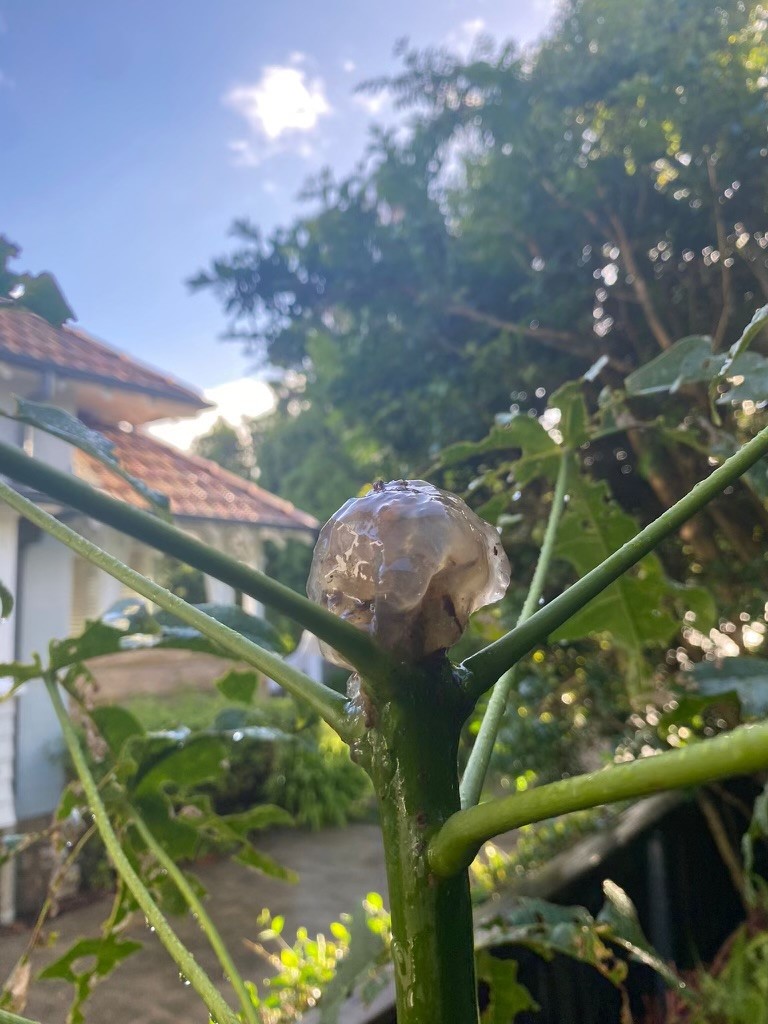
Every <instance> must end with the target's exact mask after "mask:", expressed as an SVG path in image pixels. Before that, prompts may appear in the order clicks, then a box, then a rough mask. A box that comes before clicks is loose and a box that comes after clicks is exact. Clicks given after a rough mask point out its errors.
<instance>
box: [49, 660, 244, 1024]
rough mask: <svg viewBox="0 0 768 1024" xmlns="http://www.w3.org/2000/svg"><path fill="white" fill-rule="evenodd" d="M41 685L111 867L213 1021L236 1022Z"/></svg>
mask: <svg viewBox="0 0 768 1024" xmlns="http://www.w3.org/2000/svg"><path fill="white" fill-rule="evenodd" d="M45 685H46V688H47V690H48V695H49V696H50V698H51V702H52V704H53V707H54V710H55V711H56V717H57V718H58V720H59V724H60V725H61V731H62V733H63V735H64V742H65V743H66V746H67V750H68V751H69V755H70V757H71V758H72V763H73V765H74V767H75V771H76V772H77V775H78V778H79V779H80V782H81V784H82V787H83V791H84V793H85V797H86V800H87V801H88V806H89V807H90V810H91V813H92V814H93V820H94V823H95V825H96V828H97V829H98V830H99V835H100V836H101V838H102V841H103V843H104V846H105V847H106V849H107V853H108V854H109V858H110V860H111V861H112V864H113V866H114V868H115V870H116V871H117V872H118V874H119V875H120V877H121V878H122V879H123V881H124V882H125V884H126V886H127V887H128V889H130V891H131V895H132V896H133V898H134V899H135V900H136V902H137V903H138V905H139V908H140V909H141V910H142V912H143V913H144V916H145V917H146V919H147V922H148V923H149V925H150V926H151V927H152V928H154V929H155V933H156V934H157V937H158V938H159V939H160V941H161V942H162V944H163V945H164V946H165V948H166V950H167V951H168V953H170V955H171V957H172V958H173V960H174V961H175V963H176V966H177V967H178V968H179V971H180V972H181V973H182V975H183V976H184V977H185V978H187V979H188V980H189V982H190V984H191V985H192V987H193V988H194V989H195V991H196V992H197V994H198V995H199V996H200V998H201V999H202V1000H203V1002H204V1003H205V1005H206V1007H207V1008H208V1010H209V1012H210V1014H211V1016H212V1017H213V1019H214V1020H215V1021H216V1024H237V1020H236V1017H235V1014H234V1013H233V1012H232V1010H231V1009H230V1007H229V1006H228V1005H227V1003H226V1002H225V1001H224V999H223V997H222V995H221V993H220V992H219V990H218V989H217V988H216V986H215V985H214V984H213V982H212V981H211V979H210V978H209V977H208V975H207V974H206V973H205V971H204V970H203V969H202V967H200V965H199V964H198V963H197V961H196V960H195V958H194V956H193V955H192V953H191V952H190V951H189V950H188V949H187V947H186V946H185V945H183V943H182V942H181V940H180V939H179V937H178V936H177V935H176V933H175V932H174V931H173V929H172V928H171V926H170V925H169V924H168V922H167V921H166V919H165V916H164V915H163V912H162V911H161V910H160V908H159V907H158V906H157V904H156V903H155V901H154V900H153V899H152V897H151V895H150V894H149V892H148V890H147V889H146V888H145V886H144V883H143V882H142V881H141V879H140V878H139V876H138V875H137V874H136V872H135V871H134V869H133V867H132V865H131V862H130V861H129V860H128V858H127V856H126V855H125V852H124V851H123V848H122V846H121V845H120V840H119V839H118V838H117V836H116V835H115V832H114V830H113V828H112V825H111V823H110V820H109V815H108V813H107V809H106V807H105V806H104V804H103V802H102V800H101V796H100V795H99V789H98V786H97V785H96V781H95V779H94V777H93V775H92V774H91V770H90V768H89V767H88V763H87V761H86V759H85V755H84V754H83V751H82V748H81V747H80V742H79V740H78V738H77V733H76V732H75V727H74V725H73V724H72V720H71V719H70V717H69V715H68V714H67V710H66V708H65V707H64V702H63V701H62V699H61V694H60V693H59V687H58V684H57V682H56V680H55V679H54V678H51V676H50V675H46V676H45Z"/></svg>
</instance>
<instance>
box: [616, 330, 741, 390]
mask: <svg viewBox="0 0 768 1024" xmlns="http://www.w3.org/2000/svg"><path fill="white" fill-rule="evenodd" d="M725 358H726V357H725V356H724V355H713V353H712V339H711V338H710V337H708V336H706V335H697V334H694V335H690V336H689V337H687V338H681V339H680V340H679V341H676V342H675V344H674V345H672V347H671V348H669V349H667V350H666V351H665V352H662V353H661V355H658V356H656V358H655V359H652V360H651V361H650V362H649V363H645V364H644V365H643V366H641V367H640V368H639V369H637V370H635V371H634V373H630V374H629V376H628V377H627V378H626V379H625V381H624V387H625V389H626V392H627V394H628V395H630V396H631V397H633V398H634V397H639V396H645V395H657V394H659V393H662V392H672V393H674V392H675V391H678V390H679V389H680V388H681V387H682V386H683V385H685V384H696V383H701V384H704V383H707V382H708V381H710V380H711V379H712V378H713V377H714V376H715V375H716V374H717V373H719V372H720V370H721V368H722V366H723V364H724V362H725Z"/></svg>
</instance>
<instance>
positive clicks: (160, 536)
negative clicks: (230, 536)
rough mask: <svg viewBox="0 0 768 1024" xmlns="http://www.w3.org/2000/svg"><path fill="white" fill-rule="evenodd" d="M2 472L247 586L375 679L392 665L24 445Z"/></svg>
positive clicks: (299, 602) (300, 601) (292, 596)
mask: <svg viewBox="0 0 768 1024" xmlns="http://www.w3.org/2000/svg"><path fill="white" fill-rule="evenodd" d="M0 473H4V474H5V475H6V476H8V477H10V479H11V480H16V481H18V482H19V483H22V484H26V485H27V487H32V488H34V489H35V490H37V491H40V492H41V493H43V494H47V495H49V496H50V497H51V498H55V499H56V501H60V502H62V504H64V505H68V506H70V507H71V508H75V509H78V511H80V512H84V513H85V514H86V515H88V516H90V517H91V518H92V519H96V520H98V521H99V522H101V523H106V524H107V525H108V526H112V527H113V528H114V529H116V530H119V531H120V533H125V534H127V535H128V536H129V537H135V538H136V540H139V541H141V542H142V544H147V545H149V546H150V547H153V548H156V549H157V550H158V551H162V552H163V554H166V555H172V556H173V557H174V558H178V559H180V560H181V561H182V562H186V564H187V565H191V566H193V567H194V568H195V569H199V570H200V571H201V572H204V573H207V574H208V575H209V576H213V577H215V578H216V579H218V580H222V581H223V582H224V583H228V584H229V585H230V586H231V587H234V588H235V589H236V590H242V592H243V593H244V594H249V595H250V596H251V597H254V598H255V599H256V600H257V601H261V602H263V603H264V604H265V605H267V607H269V608H274V609H275V611H278V612H282V613H283V614H284V615H288V616H290V618H291V619H293V621H294V622H297V623H298V624H299V625H300V626H303V627H304V628H305V629H308V630H309V631H310V632H311V633H314V634H315V636H318V637H319V638H320V639H321V640H324V641H325V642H326V643H328V644H330V646H331V647H333V648H334V650H337V651H338V652H339V653H340V654H343V655H344V657H345V658H346V659H347V661H348V662H349V663H350V664H351V665H354V666H355V668H356V669H357V670H358V672H360V673H363V674H365V675H366V676H368V677H369V678H371V679H375V678H376V677H377V676H378V675H380V674H382V672H383V671H384V668H385V666H386V665H388V663H389V659H388V658H387V656H386V655H385V654H384V653H383V652H382V651H380V650H379V649H378V648H377V647H376V645H375V644H374V643H373V641H372V640H371V639H370V637H368V636H367V635H366V634H364V633H361V632H360V631H359V630H357V629H355V628H354V626H351V625H350V624H349V623H348V622H344V621H342V620H341V619H339V618H337V617H336V616H335V615H332V614H331V613H330V612H328V611H326V610H325V609H324V608H321V607H320V605H317V604H314V603H313V602H312V601H310V600H308V598H306V597H303V596H302V595H301V594H297V593H296V592H295V591H294V590H291V589H290V587H285V586H283V584H282V583H278V582H277V581H276V580H273V579H270V577H269V576H265V575H264V573H262V572H259V571H258V570H257V569H251V568H250V567H249V566H247V565H245V564H244V563H243V562H238V561H237V560H236V559H234V558H230V557H229V556H228V555H226V554H224V553H223V552H222V551H217V550H215V549H214V548H211V547H209V546H208V545H207V544H203V543H202V542H201V541H199V540H195V538H194V537H190V536H189V534H187V533H184V531H183V530H180V529H178V528H177V527H175V526H172V525H171V524H170V523H167V522H165V521H164V520H162V519H158V518H157V517H156V516H154V515H151V514H150V513H149V512H143V511H142V510H141V509H138V508H133V507H132V506H131V505H127V504H126V503H125V502H123V501H115V499H114V498H110V497H108V495H106V494H102V493H101V491H97V490H95V489H94V488H93V487H90V486H89V485H88V484H85V483H83V482H82V481H80V480H78V479H77V478H76V477H74V476H72V475H71V474H69V473H62V472H60V471H59V470H57V469H54V468H53V467H52V466H47V465H46V464H45V463H44V462H40V460H39V459H31V458H30V457H29V456H28V455H25V454H24V452H22V451H21V450H20V449H19V448H15V447H14V446H13V445H8V444H3V443H2V442H0Z"/></svg>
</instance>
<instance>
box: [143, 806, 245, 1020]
mask: <svg viewBox="0 0 768 1024" xmlns="http://www.w3.org/2000/svg"><path fill="white" fill-rule="evenodd" d="M132 823H133V825H134V826H135V828H136V831H137V832H138V833H139V835H140V836H141V838H142V840H143V841H144V843H145V845H146V847H147V849H148V850H149V851H150V853H151V854H152V856H153V857H154V858H155V860H156V861H157V862H158V864H161V865H162V866H163V868H164V869H165V871H167V873H168V877H169V878H170V879H171V881H172V882H173V884H174V885H175V886H176V888H177V889H178V890H179V892H180V893H181V895H182V896H183V897H184V899H185V901H186V903H187V906H188V907H189V909H190V910H191V911H192V914H193V915H194V917H195V919H196V921H197V923H198V924H199V925H200V927H201V929H202V930H203V932H204V933H205V936H206V938H207V939H208V941H209V942H210V944H211V949H212V950H213V951H214V953H215V954H216V957H217V959H218V961H219V963H220V964H221V968H222V970H223V971H224V976H225V977H226V978H227V980H228V981H229V982H230V984H231V985H232V988H233V989H234V991H235V994H236V995H237V998H238V999H239V1000H240V1005H241V1007H242V1009H243V1016H244V1017H245V1019H246V1021H247V1022H248V1024H259V1016H258V1013H257V1012H256V1007H255V1006H254V1005H253V1000H252V999H251V997H250V996H249V995H248V989H247V988H246V987H245V982H244V981H243V979H242V977H241V975H240V972H239V971H238V969H237V967H235V964H234V961H233V960H232V957H231V956H230V953H229V950H228V949H227V947H226V944H225V942H224V940H223V939H222V937H221V935H220V934H219V931H218V929H217V927H216V925H215V924H214V923H213V921H212V920H211V918H210V917H209V915H208V912H207V910H206V909H205V907H204V906H203V904H202V901H201V900H200V899H199V897H198V895H197V893H196V892H195V890H194V889H193V888H192V886H191V885H190V884H189V881H188V880H187V878H186V876H185V874H184V872H183V871H182V870H181V868H179V866H178V865H177V864H176V862H175V861H174V859H173V858H172V857H169V856H168V854H167V853H166V852H165V850H164V849H163V847H162V846H161V845H160V843H159V842H158V841H157V839H155V837H154V836H153V835H152V833H151V832H150V830H149V828H148V827H147V825H146V823H145V822H144V820H143V819H142V818H140V817H139V815H138V814H137V813H136V812H134V813H133V816H132Z"/></svg>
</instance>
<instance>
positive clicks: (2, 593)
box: [0, 581, 13, 619]
mask: <svg viewBox="0 0 768 1024" xmlns="http://www.w3.org/2000/svg"><path fill="white" fill-rule="evenodd" d="M12 611H13V594H12V593H11V592H10V590H9V589H8V587H6V586H5V584H4V583H3V582H2V581H0V619H7V618H8V616H9V615H10V614H11V612H12Z"/></svg>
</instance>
